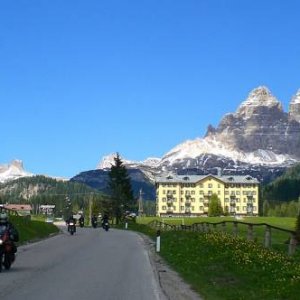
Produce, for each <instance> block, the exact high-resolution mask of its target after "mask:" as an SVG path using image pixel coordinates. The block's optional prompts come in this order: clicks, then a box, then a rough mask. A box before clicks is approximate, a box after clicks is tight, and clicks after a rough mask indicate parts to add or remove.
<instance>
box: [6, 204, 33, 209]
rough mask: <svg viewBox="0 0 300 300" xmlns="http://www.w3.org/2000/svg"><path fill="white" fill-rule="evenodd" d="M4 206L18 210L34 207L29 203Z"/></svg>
mask: <svg viewBox="0 0 300 300" xmlns="http://www.w3.org/2000/svg"><path fill="white" fill-rule="evenodd" d="M4 208H7V209H11V210H18V211H22V210H26V211H30V210H32V207H31V205H29V204H4Z"/></svg>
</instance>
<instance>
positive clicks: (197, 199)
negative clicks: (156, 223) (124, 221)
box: [155, 175, 259, 216]
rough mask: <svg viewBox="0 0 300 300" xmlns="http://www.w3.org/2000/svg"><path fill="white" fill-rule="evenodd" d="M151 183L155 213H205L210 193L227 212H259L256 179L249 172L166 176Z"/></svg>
mask: <svg viewBox="0 0 300 300" xmlns="http://www.w3.org/2000/svg"><path fill="white" fill-rule="evenodd" d="M155 185H156V215H157V216H201V215H207V213H208V207H209V201H210V197H211V196H212V195H213V194H216V195H217V196H218V198H219V200H220V202H221V205H222V208H223V211H224V212H227V213H228V214H230V215H240V216H243V215H244V216H245V215H258V213H259V211H258V210H259V205H258V203H259V202H258V201H259V182H258V180H257V179H256V178H253V177H251V176H249V175H244V176H231V175H228V176H215V175H184V176H182V175H168V176H165V177H157V178H156V182H155Z"/></svg>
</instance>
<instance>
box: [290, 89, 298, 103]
mask: <svg viewBox="0 0 300 300" xmlns="http://www.w3.org/2000/svg"><path fill="white" fill-rule="evenodd" d="M291 104H300V89H299V90H298V91H297V93H296V95H295V96H294V97H293V98H292V100H291Z"/></svg>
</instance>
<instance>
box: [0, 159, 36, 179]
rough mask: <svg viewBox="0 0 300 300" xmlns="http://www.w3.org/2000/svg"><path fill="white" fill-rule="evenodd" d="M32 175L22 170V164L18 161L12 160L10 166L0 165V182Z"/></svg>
mask: <svg viewBox="0 0 300 300" xmlns="http://www.w3.org/2000/svg"><path fill="white" fill-rule="evenodd" d="M32 175H33V174H31V173H29V172H26V171H25V170H24V168H23V162H22V161H21V160H18V159H15V160H13V161H12V162H11V163H10V164H4V165H0V182H5V181H9V180H14V179H17V178H20V177H26V176H32Z"/></svg>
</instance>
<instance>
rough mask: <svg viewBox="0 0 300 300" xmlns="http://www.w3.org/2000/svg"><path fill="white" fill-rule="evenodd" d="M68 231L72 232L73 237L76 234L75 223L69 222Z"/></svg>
mask: <svg viewBox="0 0 300 300" xmlns="http://www.w3.org/2000/svg"><path fill="white" fill-rule="evenodd" d="M68 231H69V232H70V234H71V235H73V234H74V233H75V232H76V227H75V223H74V222H69V225H68Z"/></svg>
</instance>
